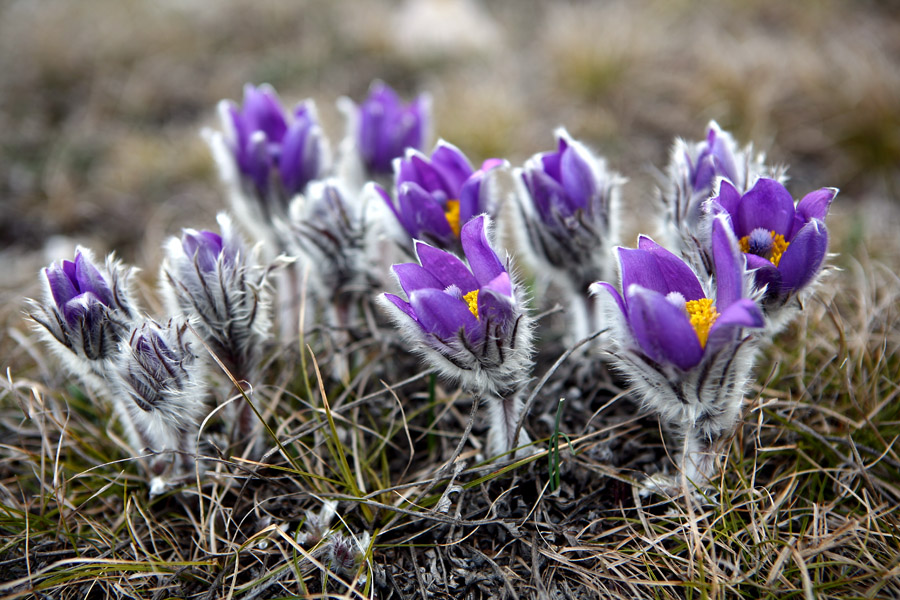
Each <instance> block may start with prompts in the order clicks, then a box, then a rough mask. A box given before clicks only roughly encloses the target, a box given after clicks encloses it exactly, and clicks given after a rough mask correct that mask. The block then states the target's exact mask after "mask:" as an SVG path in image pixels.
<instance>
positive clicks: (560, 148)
mask: <svg viewBox="0 0 900 600" xmlns="http://www.w3.org/2000/svg"><path fill="white" fill-rule="evenodd" d="M557 139H558V140H559V143H558V144H557V150H556V152H544V153H542V154H538V155H537V156H538V158H539V159H540V162H541V168H542V169H543V171H544V172H545V173H547V175H549V176H550V177H551V178H553V180H554V181H557V182H562V155H563V153H564V152H565V151H566V149H568V147H569V143H568V142H567V141H566V138H565V134H562V133H561V132H558V133H557Z"/></svg>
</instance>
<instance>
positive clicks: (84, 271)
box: [75, 252, 113, 306]
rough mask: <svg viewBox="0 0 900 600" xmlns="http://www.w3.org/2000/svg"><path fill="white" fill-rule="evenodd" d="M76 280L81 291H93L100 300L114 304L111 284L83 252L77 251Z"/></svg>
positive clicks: (106, 303)
mask: <svg viewBox="0 0 900 600" xmlns="http://www.w3.org/2000/svg"><path fill="white" fill-rule="evenodd" d="M75 280H76V282H77V284H78V289H79V290H80V291H81V292H93V293H94V294H96V296H97V298H98V299H99V300H100V302H102V303H103V304H105V305H107V306H112V304H113V295H112V291H111V290H110V289H109V284H107V283H106V280H105V279H104V278H103V275H101V274H100V271H98V270H97V267H95V266H94V265H92V264H91V263H90V261H88V260H87V259H86V258H85V257H84V255H83V254H82V253H81V252H77V253H75Z"/></svg>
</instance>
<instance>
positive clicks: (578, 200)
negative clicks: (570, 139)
mask: <svg viewBox="0 0 900 600" xmlns="http://www.w3.org/2000/svg"><path fill="white" fill-rule="evenodd" d="M560 169H561V172H562V184H563V187H564V188H565V190H566V194H567V195H568V197H569V199H570V201H571V202H572V203H573V204H574V205H575V206H576V207H577V208H579V209H582V210H586V209H587V208H588V204H589V203H590V201H591V198H593V196H594V194H595V193H596V191H597V182H596V181H595V180H594V173H593V171H591V166H590V165H589V164H588V162H587V161H586V160H585V159H584V157H582V156H581V155H580V154H579V153H578V152H577V151H576V149H575V147H570V148H568V149H567V150H566V151H565V152H563V155H562V160H561V161H560Z"/></svg>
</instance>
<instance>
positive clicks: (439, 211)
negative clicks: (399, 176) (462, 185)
mask: <svg viewBox="0 0 900 600" xmlns="http://www.w3.org/2000/svg"><path fill="white" fill-rule="evenodd" d="M399 200H400V222H401V223H402V224H403V226H404V227H405V228H406V230H407V232H408V233H409V235H410V237H413V238H418V237H421V236H422V235H423V234H428V235H430V236H432V237H434V238H436V239H437V240H440V241H441V243H445V244H448V243H450V242H451V241H452V240H455V239H456V234H454V233H453V230H452V229H451V228H450V223H449V222H448V221H447V215H446V213H445V212H444V207H443V206H442V205H441V204H440V203H438V201H437V200H435V199H434V196H432V195H431V194H429V193H428V192H426V191H425V190H424V189H422V188H421V187H420V186H419V185H418V184H416V183H413V182H407V183H405V184H403V185H402V186H400V192H399Z"/></svg>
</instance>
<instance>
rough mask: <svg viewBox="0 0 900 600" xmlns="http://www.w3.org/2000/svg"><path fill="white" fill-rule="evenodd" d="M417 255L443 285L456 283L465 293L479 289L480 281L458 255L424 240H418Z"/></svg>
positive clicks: (445, 286) (447, 285)
mask: <svg viewBox="0 0 900 600" xmlns="http://www.w3.org/2000/svg"><path fill="white" fill-rule="evenodd" d="M416 255H417V256H418V257H419V262H420V263H422V266H423V267H425V269H427V270H428V271H429V272H430V273H431V274H432V275H433V276H434V277H435V278H436V279H437V280H438V281H440V282H441V287H444V288H447V287H450V286H451V285H455V286H457V287H458V288H459V289H460V290H461V291H462V293H463V294H468V293H469V292H471V291H472V290H474V289H478V287H479V286H478V281H477V280H476V279H475V277H474V276H473V275H472V273H471V271H469V269H468V268H467V267H466V265H465V264H463V262H462V261H461V260H459V258H457V257H456V255H454V254H452V253H450V252H446V251H444V250H439V249H437V248H435V247H434V246H429V245H428V244H426V243H424V242H416Z"/></svg>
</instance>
